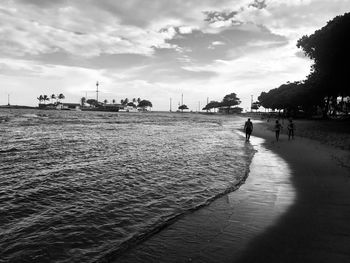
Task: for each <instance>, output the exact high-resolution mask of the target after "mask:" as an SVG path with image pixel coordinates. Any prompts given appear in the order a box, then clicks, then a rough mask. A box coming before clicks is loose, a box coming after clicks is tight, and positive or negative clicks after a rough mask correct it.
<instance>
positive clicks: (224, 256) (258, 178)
mask: <svg viewBox="0 0 350 263" xmlns="http://www.w3.org/2000/svg"><path fill="white" fill-rule="evenodd" d="M260 138H263V139H260ZM264 140H265V141H264ZM252 144H253V145H254V144H255V145H254V147H256V148H257V150H258V152H257V153H256V155H255V156H254V157H253V161H252V163H251V166H250V173H249V176H248V178H247V180H246V183H245V184H243V185H242V186H241V188H240V189H238V190H237V191H235V192H232V193H229V194H227V195H226V196H224V197H221V198H219V199H217V200H215V201H214V202H213V203H211V204H210V205H209V206H207V207H204V208H201V209H199V210H197V211H195V212H193V213H191V214H189V215H186V216H184V217H183V218H181V219H179V220H178V221H177V222H175V223H174V224H173V225H170V226H169V227H167V228H165V229H164V230H162V231H160V232H159V233H157V234H155V235H154V236H152V237H150V238H149V239H147V240H145V241H144V242H142V243H140V244H139V245H137V246H136V247H134V248H131V249H129V250H127V251H126V252H125V253H123V254H122V255H121V256H120V257H118V258H117V259H116V260H115V262H144V261H145V260H146V261H147V262H306V261H307V262H348V261H350V253H349V252H348V250H347V246H346V244H349V242H350V235H348V234H347V233H349V232H350V226H348V223H347V221H348V220H349V218H350V201H349V200H350V192H349V191H348V189H349V186H350V177H348V176H346V175H347V174H348V172H349V171H348V168H346V167H342V166H340V165H339V164H337V162H336V161H335V160H334V159H333V158H332V155H333V156H334V155H337V154H338V155H339V154H341V155H348V154H349V152H346V151H342V150H341V149H336V148H331V147H329V146H326V145H321V144H320V143H319V142H316V141H312V140H309V139H306V138H300V137H297V138H296V139H295V140H294V141H290V142H289V141H288V140H287V139H286V137H285V135H281V141H280V142H278V143H275V142H274V134H273V133H272V132H270V131H268V130H267V129H266V125H264V124H263V123H260V124H256V125H255V127H254V131H253V137H252ZM267 156H268V157H267Z"/></svg>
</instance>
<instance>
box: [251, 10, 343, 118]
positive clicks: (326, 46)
mask: <svg viewBox="0 0 350 263" xmlns="http://www.w3.org/2000/svg"><path fill="white" fill-rule="evenodd" d="M349 32H350V13H345V14H344V15H342V16H337V17H335V18H334V19H333V20H331V21H329V22H328V23H327V25H326V26H324V27H323V28H321V29H319V30H316V31H315V32H314V33H313V34H312V35H310V36H303V37H302V38H300V39H299V40H298V42H297V47H298V48H301V49H302V50H303V51H304V53H305V55H306V56H307V57H309V58H311V59H312V60H313V61H314V64H313V65H312V66H311V70H310V74H309V75H308V76H307V78H306V79H305V80H302V81H294V82H287V83H286V84H283V85H281V86H279V87H278V88H275V89H272V90H270V91H269V92H262V93H261V94H260V96H259V97H258V100H259V103H260V105H261V106H263V107H265V108H270V109H274V110H275V109H277V110H284V112H285V113H287V114H288V115H293V114H297V113H298V112H303V113H304V114H307V115H313V114H317V113H320V112H322V114H323V117H327V116H329V115H335V114H348V112H349V109H350V99H349V96H350V83H349V75H350V68H349V62H350V48H349V47H350V37H349Z"/></svg>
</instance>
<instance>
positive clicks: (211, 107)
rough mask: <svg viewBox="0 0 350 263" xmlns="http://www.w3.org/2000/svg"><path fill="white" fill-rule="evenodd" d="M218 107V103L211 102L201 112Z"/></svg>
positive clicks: (219, 104)
mask: <svg viewBox="0 0 350 263" xmlns="http://www.w3.org/2000/svg"><path fill="white" fill-rule="evenodd" d="M220 106H221V103H220V102H218V101H214V100H212V101H211V102H209V103H208V104H207V105H206V106H205V107H204V108H203V110H211V109H216V108H219V107H220Z"/></svg>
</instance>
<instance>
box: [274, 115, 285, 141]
mask: <svg viewBox="0 0 350 263" xmlns="http://www.w3.org/2000/svg"><path fill="white" fill-rule="evenodd" d="M282 128H283V127H282V125H281V124H280V123H279V121H278V120H276V124H275V133H276V141H278V140H279V138H280V131H281V129H282Z"/></svg>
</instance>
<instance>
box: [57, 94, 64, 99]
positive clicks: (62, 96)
mask: <svg viewBox="0 0 350 263" xmlns="http://www.w3.org/2000/svg"><path fill="white" fill-rule="evenodd" d="M65 98H66V97H65V96H64V95H63V94H62V93H61V94H59V95H58V97H57V99H58V100H64V99H65Z"/></svg>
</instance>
